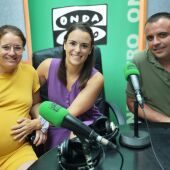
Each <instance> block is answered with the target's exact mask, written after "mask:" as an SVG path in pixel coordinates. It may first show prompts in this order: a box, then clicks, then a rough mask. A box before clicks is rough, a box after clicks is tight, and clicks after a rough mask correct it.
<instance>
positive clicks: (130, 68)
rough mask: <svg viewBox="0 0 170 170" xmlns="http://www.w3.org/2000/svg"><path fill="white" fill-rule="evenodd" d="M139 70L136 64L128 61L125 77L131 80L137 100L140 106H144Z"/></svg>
mask: <svg viewBox="0 0 170 170" xmlns="http://www.w3.org/2000/svg"><path fill="white" fill-rule="evenodd" d="M139 74H140V73H139V70H138V69H137V67H136V65H135V64H133V63H130V62H129V63H127V65H126V66H125V78H126V80H128V81H130V83H131V85H132V87H133V89H134V92H135V96H136V100H137V101H138V103H139V105H140V107H141V108H142V109H143V108H144V101H143V98H142V95H141V89H140V84H139Z"/></svg>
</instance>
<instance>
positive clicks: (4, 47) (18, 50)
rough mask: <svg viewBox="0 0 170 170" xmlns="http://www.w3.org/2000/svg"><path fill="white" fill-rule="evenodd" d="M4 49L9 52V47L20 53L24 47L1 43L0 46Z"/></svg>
mask: <svg viewBox="0 0 170 170" xmlns="http://www.w3.org/2000/svg"><path fill="white" fill-rule="evenodd" d="M0 47H1V48H2V49H3V50H4V51H6V52H10V51H11V48H13V50H14V52H15V53H17V54H20V53H22V52H23V50H24V48H23V46H21V45H14V46H13V45H1V46H0Z"/></svg>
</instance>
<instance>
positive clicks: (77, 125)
mask: <svg viewBox="0 0 170 170" xmlns="http://www.w3.org/2000/svg"><path fill="white" fill-rule="evenodd" d="M39 113H40V115H41V116H42V117H43V118H44V119H46V120H47V121H48V122H50V123H51V124H52V125H54V126H56V127H64V128H67V129H69V130H71V131H73V132H74V133H75V134H76V135H80V136H81V137H84V138H86V139H87V140H94V141H97V142H99V143H100V144H102V145H104V146H109V147H111V148H114V149H116V148H117V146H116V145H115V144H113V143H112V142H110V141H108V140H107V139H105V138H103V137H102V136H100V135H99V134H97V133H96V132H95V131H94V130H93V129H91V128H90V127H89V126H86V125H85V124H84V123H82V122H81V121H80V120H79V119H77V118H76V117H74V116H72V115H71V114H69V113H68V110H67V109H65V108H63V107H61V106H59V105H57V104H56V103H53V102H50V101H45V102H43V103H41V104H40V106H39Z"/></svg>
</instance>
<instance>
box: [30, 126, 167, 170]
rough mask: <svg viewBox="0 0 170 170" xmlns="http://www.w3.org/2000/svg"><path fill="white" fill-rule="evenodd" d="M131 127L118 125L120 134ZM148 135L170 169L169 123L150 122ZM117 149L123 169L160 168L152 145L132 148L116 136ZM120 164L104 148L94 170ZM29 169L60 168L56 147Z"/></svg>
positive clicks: (116, 169) (112, 168)
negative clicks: (121, 142)
mask: <svg viewBox="0 0 170 170" xmlns="http://www.w3.org/2000/svg"><path fill="white" fill-rule="evenodd" d="M125 129H126V130H128V129H132V130H133V125H124V126H120V134H121V133H122V132H123V131H124V130H125ZM139 129H140V130H141V129H142V130H146V131H147V128H146V124H144V123H142V124H140V125H139ZM149 129H150V130H149V131H150V136H151V140H152V144H153V148H154V151H155V153H156V155H157V158H158V159H159V161H160V162H161V164H162V166H163V168H164V170H168V169H170V124H169V123H150V124H149ZM117 144H118V149H119V151H120V152H121V153H122V155H123V158H124V164H123V168H122V169H123V170H161V167H160V166H159V164H158V162H157V160H156V158H155V156H154V153H153V150H152V147H151V146H148V147H145V148H142V149H132V148H127V147H124V146H122V145H121V144H120V143H119V136H118V137H117ZM120 165H121V158H120V155H119V154H118V153H117V152H116V151H115V150H113V149H106V150H105V158H104V160H102V162H101V163H100V165H98V166H97V167H96V170H119V169H120ZM29 170H60V167H59V164H58V157H57V147H56V148H54V149H52V150H50V151H48V152H47V153H45V154H44V155H42V156H41V157H40V158H39V160H38V161H36V162H35V163H34V164H33V165H32V166H31V167H30V168H29Z"/></svg>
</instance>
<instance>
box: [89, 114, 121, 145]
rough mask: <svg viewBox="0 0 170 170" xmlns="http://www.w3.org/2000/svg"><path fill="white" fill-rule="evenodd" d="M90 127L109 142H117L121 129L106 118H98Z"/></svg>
mask: <svg viewBox="0 0 170 170" xmlns="http://www.w3.org/2000/svg"><path fill="white" fill-rule="evenodd" d="M90 127H91V128H92V129H94V131H95V132H96V133H98V134H99V135H101V136H103V137H104V138H106V139H108V140H109V141H111V142H114V143H115V142H116V136H117V135H118V132H119V128H118V127H117V126H116V125H115V124H114V123H113V122H110V121H109V120H108V118H107V117H106V116H100V117H99V118H97V119H96V120H95V121H94V122H93V124H92V125H90Z"/></svg>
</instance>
